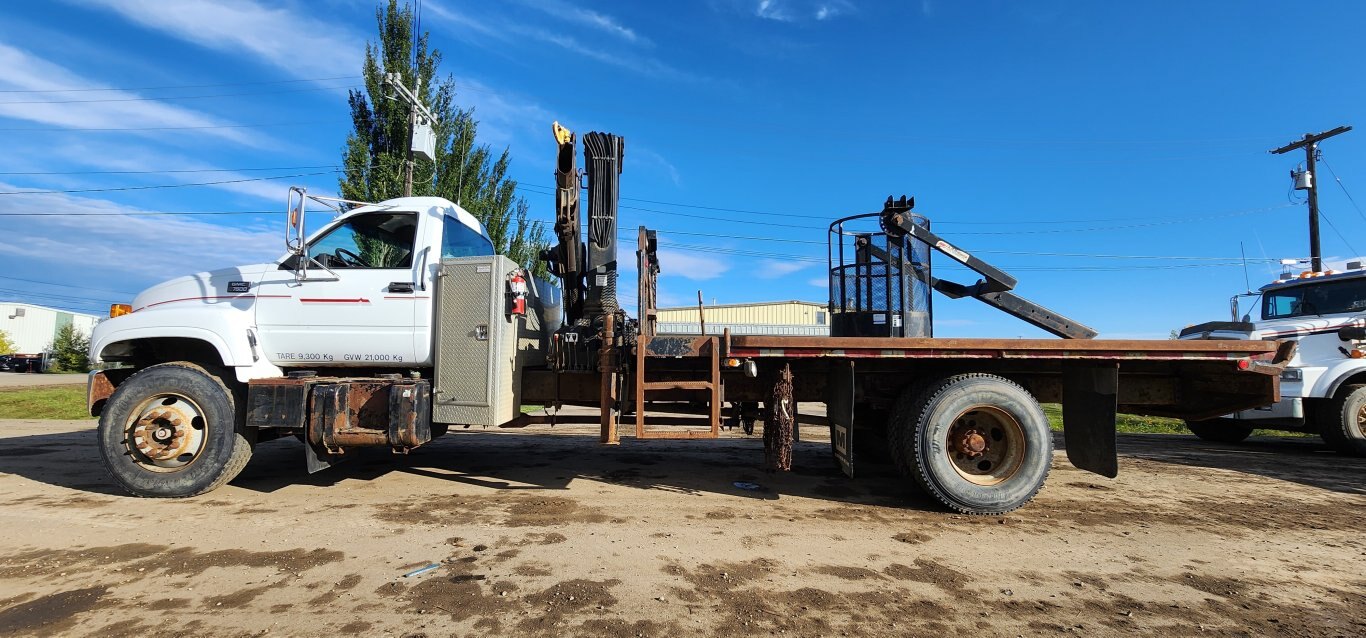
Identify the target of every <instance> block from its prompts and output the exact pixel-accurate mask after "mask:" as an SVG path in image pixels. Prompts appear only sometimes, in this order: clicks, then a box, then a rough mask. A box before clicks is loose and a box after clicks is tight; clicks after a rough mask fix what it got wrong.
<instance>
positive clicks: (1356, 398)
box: [1318, 385, 1366, 456]
mask: <svg viewBox="0 0 1366 638" xmlns="http://www.w3.org/2000/svg"><path fill="white" fill-rule="evenodd" d="M1322 414H1323V418H1322V419H1321V420H1320V421H1319V424H1318V425H1319V434H1320V435H1321V436H1322V437H1323V440H1324V441H1325V442H1326V443H1328V445H1329V446H1330V447H1332V448H1333V449H1334V450H1336V451H1337V452H1338V453H1339V454H1346V455H1347V456H1366V385H1349V386H1343V387H1342V388H1341V389H1339V390H1338V393H1337V396H1335V397H1333V399H1332V400H1331V401H1329V402H1328V405H1326V406H1324V409H1323V413H1322Z"/></svg>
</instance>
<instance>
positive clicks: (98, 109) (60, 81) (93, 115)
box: [0, 44, 262, 146]
mask: <svg viewBox="0 0 1366 638" xmlns="http://www.w3.org/2000/svg"><path fill="white" fill-rule="evenodd" d="M108 86H109V85H107V84H104V83H102V82H96V81H93V80H91V79H89V78H87V77H84V76H82V75H80V74H78V73H76V72H74V71H71V70H70V69H67V68H66V67H64V66H62V65H60V64H57V63H55V62H51V61H49V60H46V59H43V58H41V57H38V56H36V55H33V54H31V53H29V52H27V51H23V50H20V49H17V48H15V47H12V46H8V45H5V44H0V88H4V89H7V90H18V91H41V90H43V89H52V88H54V87H56V88H69V87H82V88H102V87H108ZM12 95H13V94H12ZM17 95H26V94H17ZM27 95H32V96H35V97H27V96H26V97H24V98H22V99H17V98H13V97H7V98H6V99H5V100H4V101H3V102H0V116H4V117H11V118H15V119H19V120H25V121H29V122H37V123H40V124H46V125H49V126H58V127H63V128H137V127H212V126H225V125H232V124H233V123H232V122H230V121H227V120H221V119H218V118H215V117H211V116H209V115H207V114H204V113H201V112H198V111H194V110H191V109H187V108H184V107H180V106H175V105H171V104H167V103H165V102H160V101H157V100H143V99H141V98H142V97H143V96H142V95H140V94H138V93H135V92H132V91H116V90H110V91H99V92H96V93H82V94H80V95H83V96H87V97H78V98H71V99H73V100H93V99H99V100H103V101H100V102H81V101H70V102H67V103H64V104H56V103H53V102H62V101H65V100H67V99H68V98H67V97H62V96H70V95H72V94H69V93H57V94H52V93H36V94H27ZM92 95H93V96H98V97H88V96H92ZM193 132H194V133H197V134H202V135H207V136H212V137H216V138H219V139H223V140H228V141H231V142H234V143H238V144H243V145H247V146H259V145H261V144H262V140H261V138H260V137H258V136H257V135H255V134H252V133H248V132H247V131H246V130H245V129H234V128H218V129H215V128H203V129H197V130H195V131H193ZM137 133H139V134H141V135H144V136H157V137H165V135H166V133H165V132H164V131H161V132H158V131H140V132H137Z"/></svg>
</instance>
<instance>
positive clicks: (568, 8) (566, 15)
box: [522, 0, 654, 46]
mask: <svg viewBox="0 0 1366 638" xmlns="http://www.w3.org/2000/svg"><path fill="white" fill-rule="evenodd" d="M522 4H524V5H526V6H529V7H533V8H535V9H539V10H540V11H543V12H545V13H547V14H550V15H552V16H554V17H556V18H559V19H560V20H563V21H565V22H570V23H573V24H578V25H582V26H587V27H592V28H595V29H598V30H599V31H602V32H604V33H609V34H611V35H614V36H616V37H618V38H621V39H622V40H625V41H627V42H630V43H631V44H639V45H647V46H652V45H653V44H654V43H653V42H650V40H649V39H648V38H646V37H644V36H642V35H640V34H639V33H636V31H635V30H634V29H632V28H630V27H628V26H625V25H623V24H621V23H620V22H618V21H617V19H616V18H613V17H612V16H609V15H605V14H602V13H598V12H597V11H593V10H592V9H584V8H582V7H575V6H573V5H570V4H569V3H566V2H561V1H559V0H533V1H529V2H528V1H525V0H523V2H522Z"/></svg>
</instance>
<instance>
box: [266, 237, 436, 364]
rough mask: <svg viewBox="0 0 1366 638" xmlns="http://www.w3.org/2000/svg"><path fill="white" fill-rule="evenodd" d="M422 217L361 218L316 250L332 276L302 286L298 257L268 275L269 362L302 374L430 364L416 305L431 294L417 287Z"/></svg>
mask: <svg viewBox="0 0 1366 638" xmlns="http://www.w3.org/2000/svg"><path fill="white" fill-rule="evenodd" d="M418 218H419V216H418V214H417V213H415V212H409V211H380V212H373V213H361V214H358V215H355V216H353V217H350V218H348V219H346V220H345V221H343V222H341V223H340V224H337V225H336V226H333V227H332V228H331V229H329V230H327V231H325V232H324V233H323V234H322V235H320V236H319V237H317V238H315V239H314V240H313V241H312V242H310V244H309V254H310V256H312V258H313V259H314V260H316V261H317V262H318V263H321V264H322V265H324V266H326V267H327V268H328V269H330V270H331V271H332V274H329V273H328V272H327V270H323V269H320V268H317V267H316V266H314V267H312V268H310V269H309V270H308V278H307V279H306V280H304V281H299V279H298V277H296V275H295V270H294V264H293V258H291V259H290V260H286V261H285V263H284V264H282V265H281V267H280V269H279V270H273V271H269V272H267V273H266V274H265V276H264V277H262V278H261V283H260V284H259V285H258V289H257V304H256V324H257V327H258V329H259V331H260V339H261V348H262V350H263V352H264V353H265V356H266V358H267V359H269V360H270V361H271V362H272V363H275V364H276V365H279V366H296V367H297V366H307V365H323V366H332V365H341V366H382V367H407V366H413V365H422V364H423V363H424V361H419V360H418V359H419V358H430V355H429V354H426V353H422V354H421V355H420V354H419V353H418V352H417V349H416V348H415V341H416V340H415V339H414V334H413V332H414V330H415V320H414V317H415V312H416V310H417V308H416V305H417V303H416V302H417V299H416V298H417V296H418V295H425V294H426V293H425V292H423V291H421V290H419V287H420V285H419V283H418V282H419V281H420V280H419V279H418V277H419V272H418V269H419V268H422V267H423V265H422V263H421V253H420V252H419V251H418V250H417V242H416V239H417V231H418ZM415 258H417V260H416V261H418V263H414V262H415ZM333 274H335V277H334V276H333Z"/></svg>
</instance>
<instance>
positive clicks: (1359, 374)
mask: <svg viewBox="0 0 1366 638" xmlns="http://www.w3.org/2000/svg"><path fill="white" fill-rule="evenodd" d="M1364 362H1366V360H1362V359H1346V360H1343V361H1342V362H1340V363H1337V364H1336V365H1333V366H1330V367H1329V368H1328V369H1327V370H1324V371H1323V373H1322V374H1320V375H1319V378H1318V380H1316V381H1315V382H1314V385H1313V387H1312V388H1311V389H1310V391H1309V392H1306V393H1305V394H1304V396H1305V397H1309V398H1322V399H1331V398H1333V395H1334V394H1337V391H1338V389H1339V388H1341V387H1342V386H1344V385H1346V384H1348V383H1355V382H1359V381H1366V363H1364Z"/></svg>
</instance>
